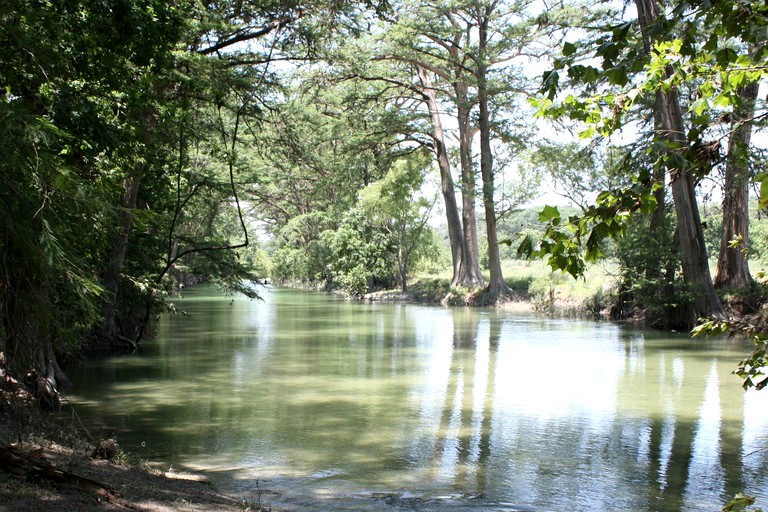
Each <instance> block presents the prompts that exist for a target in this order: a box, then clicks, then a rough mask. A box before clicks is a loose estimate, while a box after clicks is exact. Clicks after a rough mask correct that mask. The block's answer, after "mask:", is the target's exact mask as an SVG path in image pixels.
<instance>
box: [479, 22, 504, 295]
mask: <svg viewBox="0 0 768 512" xmlns="http://www.w3.org/2000/svg"><path fill="white" fill-rule="evenodd" d="M490 10H491V7H486V10H485V14H484V15H482V16H481V17H480V20H478V21H479V40H478V42H479V49H480V52H479V55H478V63H477V98H478V107H479V127H480V175H481V176H482V180H483V206H484V207H485V226H486V231H487V236H488V267H489V270H490V274H491V276H490V280H489V281H488V295H487V300H488V302H489V303H491V304H493V303H495V302H497V301H498V300H499V298H500V297H502V296H508V295H510V294H511V293H512V290H511V289H510V288H509V287H508V286H507V283H506V282H505V281H504V275H503V274H502V271H501V258H500V256H499V242H498V237H497V234H496V207H495V202H494V199H493V193H494V183H493V152H492V150H491V119H490V112H489V110H488V78H487V73H488V65H487V63H486V62H485V59H486V45H487V43H488V22H489V18H490Z"/></svg>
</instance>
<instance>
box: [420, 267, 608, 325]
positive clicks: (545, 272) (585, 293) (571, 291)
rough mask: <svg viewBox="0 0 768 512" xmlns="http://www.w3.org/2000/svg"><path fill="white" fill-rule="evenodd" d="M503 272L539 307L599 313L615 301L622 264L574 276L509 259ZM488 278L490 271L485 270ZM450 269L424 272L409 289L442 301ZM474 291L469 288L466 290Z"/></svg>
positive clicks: (559, 311)
mask: <svg viewBox="0 0 768 512" xmlns="http://www.w3.org/2000/svg"><path fill="white" fill-rule="evenodd" d="M502 273H503V274H504V280H505V281H506V283H507V285H508V286H509V287H510V288H511V289H512V290H513V291H514V292H515V293H516V294H517V296H518V297H519V298H520V299H521V300H524V301H530V302H531V303H533V305H534V308H536V309H537V310H539V311H541V312H544V313H547V314H550V315H555V316H596V315H598V314H600V313H601V312H602V311H603V310H604V309H605V308H606V307H609V306H610V303H611V301H612V300H613V295H612V294H613V292H614V290H616V288H617V285H616V282H617V281H616V280H617V276H618V263H617V262H615V261H603V262H600V263H599V264H595V265H590V266H589V267H588V268H587V271H586V272H585V274H584V277H583V278H580V279H574V278H572V277H571V276H570V275H568V274H563V273H562V272H560V271H556V272H553V271H552V270H551V269H550V268H549V267H548V266H547V265H546V263H544V262H543V261H538V260H537V261H526V260H505V261H504V262H503V263H502ZM483 274H484V276H483V277H484V278H485V279H486V280H488V278H489V274H488V272H487V271H485V272H484V273H483ZM450 280H451V275H450V273H449V272H444V273H441V274H433V275H421V276H419V277H418V278H417V279H416V280H415V281H414V282H413V283H412V284H411V285H410V286H409V291H410V293H411V294H412V295H413V296H414V298H415V299H416V300H417V301H421V302H432V303H437V302H440V300H442V299H443V298H444V297H445V296H446V295H447V294H448V293H449V292H451V291H453V292H454V294H455V293H456V292H458V291H460V290H451V288H450ZM463 291H464V292H466V293H471V291H469V290H463Z"/></svg>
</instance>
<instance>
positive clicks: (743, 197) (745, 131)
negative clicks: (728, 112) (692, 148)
mask: <svg viewBox="0 0 768 512" xmlns="http://www.w3.org/2000/svg"><path fill="white" fill-rule="evenodd" d="M758 88H759V83H757V82H754V83H751V84H749V85H746V86H743V87H740V88H739V90H738V94H739V99H740V100H741V103H740V104H739V105H737V107H736V108H734V111H733V117H732V120H731V138H730V141H729V143H728V156H727V159H726V162H725V190H724V196H723V227H724V233H723V238H722V240H721V241H720V254H719V256H718V258H717V273H716V274H715V288H730V289H746V288H749V287H750V285H751V284H752V282H753V280H752V274H751V273H750V271H749V262H748V260H747V255H746V254H745V253H744V251H743V250H742V249H743V246H746V247H748V246H749V145H750V142H751V140H752V125H751V124H750V122H749V121H750V119H751V118H752V117H753V116H754V114H755V103H756V101H757V91H758ZM737 238H740V239H741V244H739V245H740V247H733V248H732V247H730V242H731V240H735V239H737Z"/></svg>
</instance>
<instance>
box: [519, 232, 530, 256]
mask: <svg viewBox="0 0 768 512" xmlns="http://www.w3.org/2000/svg"><path fill="white" fill-rule="evenodd" d="M531 256H533V238H531V235H525V237H524V238H523V240H522V242H520V245H519V246H518V247H517V257H518V258H526V259H527V258H530V257H531Z"/></svg>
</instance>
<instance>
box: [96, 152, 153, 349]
mask: <svg viewBox="0 0 768 512" xmlns="http://www.w3.org/2000/svg"><path fill="white" fill-rule="evenodd" d="M140 167H141V168H140V169H138V170H134V172H132V173H131V174H129V175H128V176H126V178H125V180H123V192H124V193H123V200H122V204H121V205H120V207H119V208H118V211H117V218H118V228H117V229H118V232H117V237H116V238H115V240H114V241H113V242H112V250H111V251H110V254H109V262H108V263H107V268H106V270H105V271H104V277H103V284H104V295H103V296H104V302H103V304H102V307H101V315H102V317H103V319H104V323H103V335H104V337H105V338H106V339H105V340H103V342H104V343H111V341H110V340H114V339H116V338H117V337H118V336H119V335H120V333H119V332H118V327H117V320H116V317H117V300H118V293H119V291H120V273H121V272H122V270H123V265H124V263H125V253H126V251H127V250H128V241H129V238H130V233H131V228H132V227H133V212H134V210H135V209H136V204H137V199H138V195H139V188H140V185H141V176H142V174H143V166H140Z"/></svg>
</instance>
